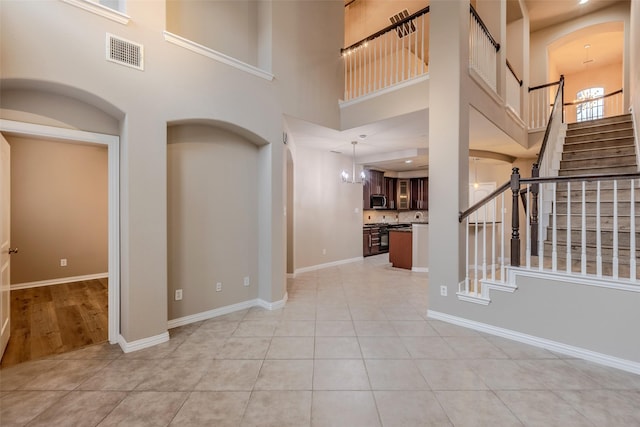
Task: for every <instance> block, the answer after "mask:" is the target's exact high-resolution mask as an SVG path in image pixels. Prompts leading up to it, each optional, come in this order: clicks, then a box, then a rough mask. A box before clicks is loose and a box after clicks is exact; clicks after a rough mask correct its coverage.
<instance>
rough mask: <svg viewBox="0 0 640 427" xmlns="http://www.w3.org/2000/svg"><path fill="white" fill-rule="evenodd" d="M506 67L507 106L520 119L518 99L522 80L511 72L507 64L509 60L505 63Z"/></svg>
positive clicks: (511, 68)
mask: <svg viewBox="0 0 640 427" xmlns="http://www.w3.org/2000/svg"><path fill="white" fill-rule="evenodd" d="M505 65H506V67H507V71H508V73H507V105H508V106H509V107H511V108H512V109H513V111H515V113H516V114H517V115H518V117H521V116H520V114H521V112H520V97H521V93H520V92H521V88H522V83H523V82H522V79H520V78H519V77H518V75H517V74H516V72H515V71H513V67H512V66H511V64H510V63H509V60H507V61H506V64H505Z"/></svg>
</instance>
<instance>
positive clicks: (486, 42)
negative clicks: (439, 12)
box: [469, 6, 500, 91]
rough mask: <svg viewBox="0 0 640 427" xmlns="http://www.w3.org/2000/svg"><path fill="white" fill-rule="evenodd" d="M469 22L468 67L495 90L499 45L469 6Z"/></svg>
mask: <svg viewBox="0 0 640 427" xmlns="http://www.w3.org/2000/svg"><path fill="white" fill-rule="evenodd" d="M469 10H470V13H471V15H470V18H469V19H470V21H469V66H470V67H471V68H472V69H473V70H475V71H476V72H477V73H478V75H479V76H480V77H482V79H483V80H484V81H485V82H486V83H487V84H488V85H489V86H490V87H491V89H493V90H494V91H495V90H496V82H497V78H498V73H497V67H498V63H497V59H496V58H497V55H498V51H499V50H500V44H499V43H498V42H497V41H496V39H494V38H493V36H492V35H491V33H490V32H489V29H488V28H487V26H486V25H485V23H484V22H483V21H482V19H481V18H480V15H478V12H476V10H475V9H474V8H473V6H470V9H469Z"/></svg>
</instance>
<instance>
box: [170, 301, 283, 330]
mask: <svg viewBox="0 0 640 427" xmlns="http://www.w3.org/2000/svg"><path fill="white" fill-rule="evenodd" d="M288 298H289V294H286V293H285V294H284V298H282V299H281V300H279V301H274V302H268V301H265V300H263V299H259V298H256V299H251V300H247V301H242V302H239V303H237V304H231V305H225V306H224V307H220V308H214V309H213V310H207V311H203V312H201V313H196V314H192V315H189V316H184V317H179V318H177V319H171V320H169V322H167V329H173V328H177V327H178V326H184V325H188V324H190V323H196V322H200V321H203V320H209V319H213V318H214V317H219V316H224V315H225V314H231V313H234V312H236V311H240V310H246V309H249V308H251V307H262V308H265V309H267V310H278V309H281V308H283V307H284V306H285V304H286V302H287V299H288Z"/></svg>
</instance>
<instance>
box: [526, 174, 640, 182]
mask: <svg viewBox="0 0 640 427" xmlns="http://www.w3.org/2000/svg"><path fill="white" fill-rule="evenodd" d="M617 179H640V172H629V173H613V174H591V175H572V176H547V177H538V178H520V183H521V184H544V183H550V182H551V183H553V182H555V183H561V182H574V181H613V180H617Z"/></svg>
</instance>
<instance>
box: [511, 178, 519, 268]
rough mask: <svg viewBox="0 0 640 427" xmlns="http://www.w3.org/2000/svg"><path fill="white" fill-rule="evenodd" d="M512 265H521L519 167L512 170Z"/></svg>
mask: <svg viewBox="0 0 640 427" xmlns="http://www.w3.org/2000/svg"><path fill="white" fill-rule="evenodd" d="M511 192H512V193H513V197H512V203H511V265H512V266H513V267H520V211H519V207H518V195H519V194H520V171H519V169H518V168H513V169H512V170H511Z"/></svg>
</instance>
